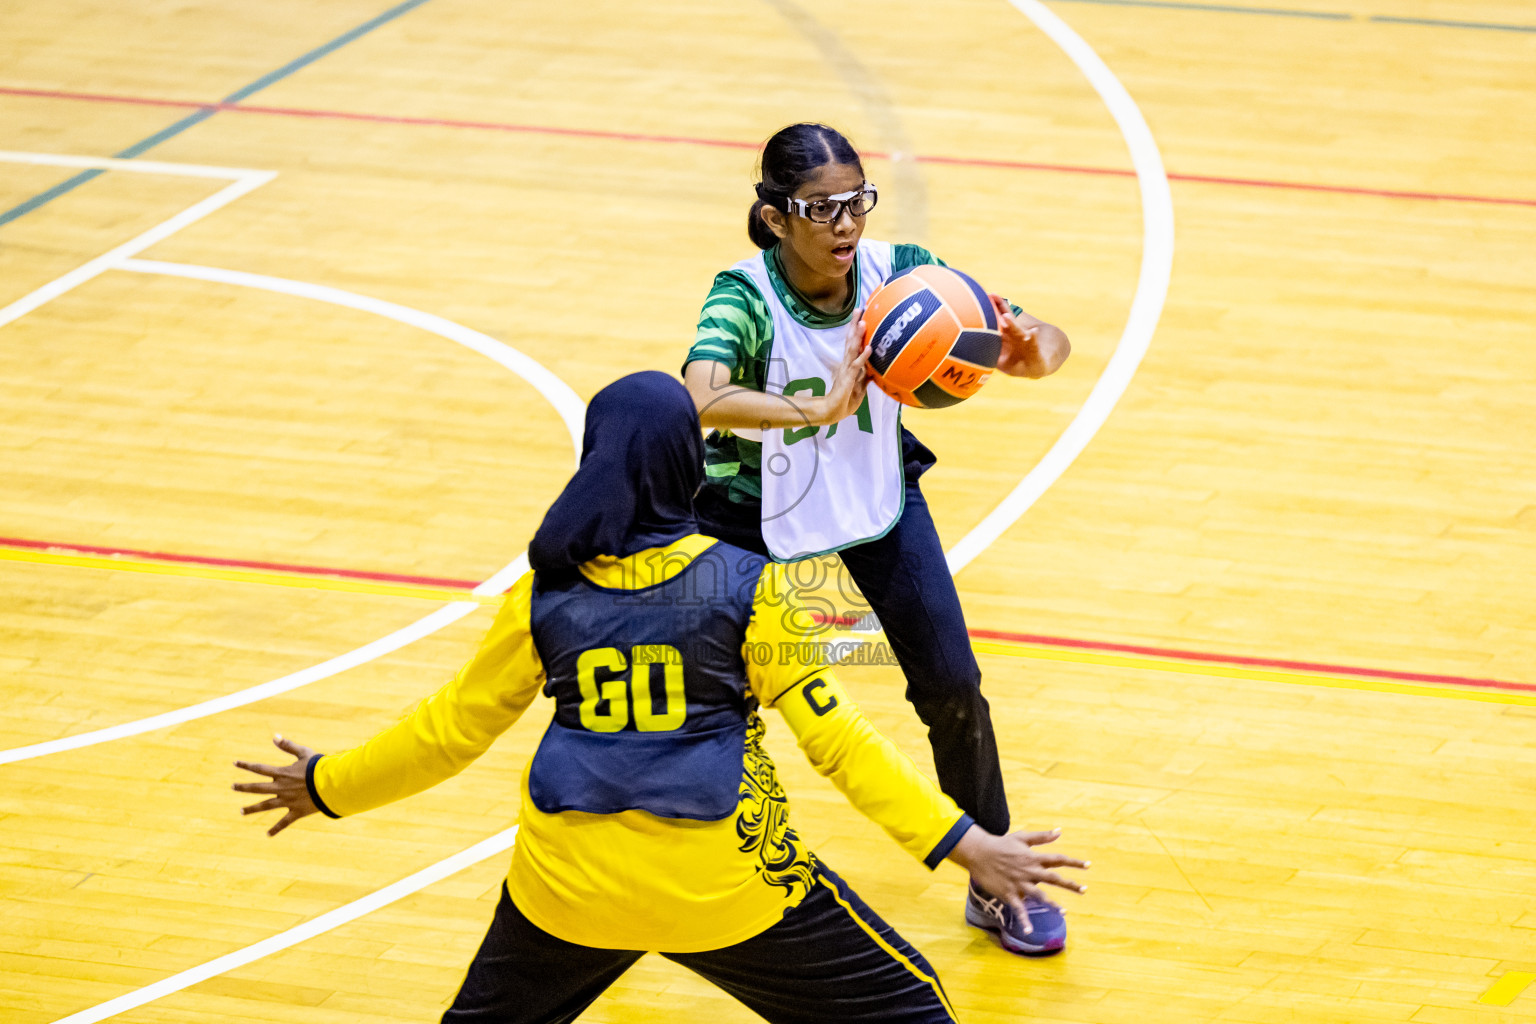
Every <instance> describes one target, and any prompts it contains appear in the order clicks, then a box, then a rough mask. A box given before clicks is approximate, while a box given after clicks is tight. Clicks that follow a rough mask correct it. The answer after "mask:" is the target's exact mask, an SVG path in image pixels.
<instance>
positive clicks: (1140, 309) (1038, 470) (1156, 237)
mask: <svg viewBox="0 0 1536 1024" xmlns="http://www.w3.org/2000/svg"><path fill="white" fill-rule="evenodd" d="M1010 2H1011V3H1012V4H1013V5H1014V6H1015V7H1017V8H1018V9H1019V10H1020V11H1021V12H1022V13H1023V14H1024V15H1025V17H1027V18H1029V19H1030V20H1031V21H1033V22H1034V23H1035V24H1036V25H1037V26H1039V28H1040V29H1041V31H1043V32H1045V34H1046V35H1047V36H1049V37H1050V38H1051V40H1052V41H1054V42H1055V43H1056V44H1057V45H1058V46H1060V47H1061V48H1062V50H1063V51H1064V52H1065V53H1066V54H1067V56H1068V57H1070V58H1071V59H1072V61H1073V62H1074V63H1075V64H1077V66H1078V67H1079V68H1080V69H1081V70H1082V71H1083V73H1084V74H1085V75H1086V76H1087V77H1088V81H1089V82H1090V84H1092V85H1093V87H1094V89H1095V90H1096V91H1097V92H1098V93H1099V95H1100V96H1101V97H1103V99H1104V102H1105V103H1106V105H1108V106H1109V109H1110V113H1111V114H1112V115H1113V116H1114V118H1115V123H1116V124H1118V125H1119V126H1120V131H1121V134H1122V135H1124V136H1125V140H1126V143H1127V145H1128V146H1129V147H1130V150H1131V159H1132V162H1133V165H1134V166H1135V168H1136V177H1137V179H1138V181H1139V182H1140V184H1141V197H1142V224H1143V232H1142V239H1143V240H1142V246H1143V248H1142V262H1141V276H1140V278H1139V280H1138V282H1137V286H1136V296H1135V299H1134V300H1133V301H1132V303H1131V313H1130V316H1129V318H1128V319H1127V322H1126V326H1125V330H1124V332H1123V333H1122V334H1121V337H1120V343H1119V345H1118V346H1116V348H1115V352H1114V354H1113V355H1112V356H1111V357H1110V360H1109V364H1108V365H1107V366H1106V367H1105V369H1104V373H1103V374H1102V375H1101V376H1100V378H1099V381H1098V383H1097V384H1095V386H1094V388H1093V391H1092V392H1090V393H1089V396H1088V400H1087V402H1086V403H1085V404H1084V406H1083V408H1082V409H1081V410H1080V411H1079V412H1078V415H1077V416H1076V417H1075V418H1074V419H1073V421H1072V423H1071V424H1069V425H1068V427H1067V429H1066V431H1064V432H1063V433H1062V436H1061V437H1060V438H1059V439H1058V440H1057V442H1056V444H1055V445H1054V446H1052V448H1051V450H1050V451H1049V452H1048V453H1047V454H1046V457H1045V459H1043V460H1042V461H1041V462H1040V464H1038V465H1037V466H1036V467H1035V468H1034V469H1033V470H1031V471H1030V472H1029V473H1028V474H1027V475H1026V476H1025V477H1024V479H1023V480H1022V481H1021V482H1020V483H1019V485H1018V486H1017V487H1015V488H1014V490H1013V492H1012V493H1011V494H1009V495H1008V497H1007V498H1005V499H1004V500H1003V502H1002V504H1000V505H999V506H998V507H997V509H995V510H994V511H993V512H992V513H991V514H989V515H988V516H987V517H986V518H985V519H983V520H982V522H981V523H980V524H979V525H978V526H977V527H976V528H975V529H973V530H972V531H971V532H970V533H968V534H966V536H965V537H963V538H962V539H961V540H960V542H959V543H958V544H956V545H955V546H954V547H953V548H952V549H950V552H949V564H950V571H951V572H959V571H960V569H962V568H964V566H965V565H967V564H968V563H969V562H970V561H971V560H972V559H974V558H975V557H976V556H977V555H979V554H980V553H981V552H982V551H983V550H985V549H986V547H987V546H988V545H989V544H991V543H992V541H994V540H996V539H997V538H998V537H999V536H1001V534H1002V532H1003V531H1004V530H1006V529H1007V528H1008V527H1009V526H1011V525H1013V523H1015V522H1016V521H1017V520H1018V519H1019V517H1020V516H1022V515H1023V514H1024V512H1025V511H1026V510H1027V509H1028V508H1029V507H1030V505H1032V504H1034V502H1035V500H1036V499H1038V498H1039V496H1040V495H1041V494H1042V493H1044V491H1045V490H1046V488H1048V487H1049V486H1050V485H1051V484H1052V483H1054V482H1055V481H1056V480H1057V479H1059V478H1060V476H1061V474H1062V473H1063V472H1065V471H1066V468H1067V466H1069V465H1071V463H1072V461H1073V460H1074V459H1075V458H1076V457H1077V456H1078V455H1079V454H1080V453H1081V452H1082V450H1083V448H1084V447H1086V446H1087V444H1088V442H1089V441H1090V440H1092V438H1093V435H1094V434H1095V433H1097V432H1098V429H1099V428H1100V427H1101V426H1103V424H1104V421H1105V420H1106V419H1107V418H1108V417H1109V413H1110V412H1111V411H1112V410H1113V408H1114V406H1115V403H1116V402H1117V401H1119V399H1120V396H1121V395H1122V394H1124V393H1125V389H1126V386H1127V385H1128V384H1129V383H1130V378H1131V376H1132V375H1133V374H1134V373H1135V372H1136V368H1137V367H1138V366H1139V365H1140V364H1141V359H1142V357H1143V356H1144V355H1145V354H1146V350H1147V346H1148V345H1149V344H1150V343H1151V340H1152V332H1153V330H1155V329H1156V327H1157V320H1158V317H1159V316H1160V315H1161V313H1162V308H1163V302H1164V301H1165V299H1166V298H1167V294H1168V282H1169V277H1170V274H1171V271H1172V266H1173V197H1172V194H1171V191H1170V189H1169V187H1168V178H1167V175H1166V174H1165V172H1164V170H1163V163H1162V157H1161V155H1160V154H1159V152H1158V149H1157V144H1156V142H1155V141H1154V140H1153V138H1152V132H1151V130H1150V129H1149V128H1148V127H1147V123H1146V120H1145V118H1143V117H1142V116H1141V111H1140V110H1139V109H1137V107H1136V103H1135V101H1134V100H1132V99H1131V97H1130V94H1129V93H1127V92H1126V91H1125V87H1124V86H1123V85H1121V84H1120V81H1119V79H1117V78H1115V76H1114V73H1113V72H1111V71H1110V70H1109V68H1108V66H1107V65H1105V63H1104V62H1103V60H1101V59H1100V58H1099V56H1098V54H1096V53H1094V51H1093V49H1092V48H1091V47H1090V46H1089V45H1088V44H1087V43H1086V42H1084V41H1083V39H1082V37H1081V36H1079V35H1078V34H1077V33H1076V32H1074V31H1073V30H1072V29H1071V28H1070V27H1068V26H1067V24H1066V23H1065V22H1063V21H1062V20H1061V19H1060V18H1058V17H1056V15H1054V14H1052V13H1051V12H1050V11H1049V10H1048V9H1047V8H1046V7H1045V6H1044V5H1043V4H1040V3H1039V2H1037V0H1010ZM1090 409H1091V411H1090ZM577 448H578V449H579V448H580V444H579V443H578V445H577ZM515 832H516V828H515V827H514V828H512V829H509V830H507V831H505V832H501V833H499V834H497V835H496V836H492V837H491V838H490V839H487V840H485V841H484V843H480V844H476V845H475V846H472V847H470V848H469V849H468V850H464V851H462V852H460V853H457V854H454V855H453V856H452V857H450V858H448V859H447V860H444V861H440V862H438V863H437V864H434V865H433V866H432V867H429V868H427V869H425V870H423V871H420V872H417V873H416V874H415V875H412V876H410V877H409V878H404V879H401V880H400V881H398V882H396V883H394V884H393V885H391V886H388V887H386V888H384V889H381V890H379V892H378V893H375V894H373V895H372V896H365V897H363V898H362V899H360V900H356V901H354V902H353V903H349V904H347V905H346V906H344V907H341V908H339V909H337V910H334V911H331V912H330V913H329V914H322V915H321V916H320V917H317V918H315V919H314V920H313V921H310V922H306V923H305V924H303V925H299V926H297V927H296V928H291V929H289V930H288V931H286V932H283V933H281V934H279V935H276V936H273V937H272V938H271V939H266V940H263V942H258V943H256V944H254V945H251V946H247V947H246V948H245V949H242V950H237V951H236V952H234V953H230V954H227V955H225V956H223V957H220V958H218V959H217V960H210V961H209V962H208V963H206V964H202V965H200V966H198V967H194V968H191V969H190V970H187V971H183V972H182V973H180V974H177V975H173V976H172V977H170V978H166V979H164V980H162V981H159V982H156V983H154V984H153V985H150V986H147V987H146V988H142V989H138V990H136V991H134V992H129V993H127V994H126V995H123V996H119V997H118V998H117V999H114V1000H110V1001H108V1002H105V1003H101V1004H99V1005H97V1006H94V1007H92V1008H91V1009H89V1010H83V1011H81V1012H80V1013H76V1014H73V1015H71V1016H69V1017H65V1018H62V1019H60V1020H58V1021H55V1022H54V1024H95V1022H97V1021H100V1020H104V1019H106V1018H107V1017H111V1016H114V1015H116V1014H118V1013H122V1012H123V1011H125V1010H128V1009H132V1008H134V1007H137V1006H142V1005H144V1004H145V1003H148V1002H151V1001H153V1000H155V999H158V998H160V997H161V996H165V995H170V994H171V993H173V992H178V991H180V990H181V989H184V988H186V987H187V986H189V985H192V984H195V983H196V982H199V981H203V980H205V979H207V978H211V977H215V976H216V975H219V974H222V973H224V972H225V971H228V970H231V969H233V968H235V967H238V966H242V965H244V964H248V963H251V962H252V961H254V960H257V959H259V958H260V957H262V956H265V955H267V954H268V953H271V952H276V951H277V950H279V949H286V948H287V947H288V946H291V945H293V944H294V943H296V942H300V941H303V940H304V939H307V938H311V937H313V936H315V935H319V934H321V933H322V932H325V931H328V930H330V929H331V928H334V927H336V926H337V925H340V924H343V923H345V922H347V921H352V920H355V919H356V918H358V917H360V916H362V915H363V914H366V913H368V912H369V911H370V910H373V909H375V907H374V906H373V905H371V903H370V901H371V900H373V899H374V898H375V897H377V896H380V895H382V894H384V893H390V894H391V895H390V897H389V898H388V899H386V900H383V901H381V902H380V903H378V904H377V905H378V906H383V905H384V903H388V902H391V901H392V900H395V899H399V898H400V897H402V896H404V895H406V894H407V893H409V892H415V891H416V890H417V889H421V888H424V887H426V886H427V885H430V884H431V883H432V882H433V881H436V880H437V879H438V878H441V877H447V875H448V874H451V873H452V872H453V871H457V870H458V869H460V868H462V867H467V866H469V865H470V864H472V863H474V862H475V861H476V860H479V859H482V858H484V857H489V856H493V855H494V854H495V853H497V852H500V851H501V850H504V849H506V846H510V845H511V843H512V840H513V834H514V833H515ZM503 837H505V843H506V846H501V847H500V848H499V849H486V850H485V851H484V852H482V853H480V854H478V855H476V854H475V851H477V850H481V848H482V847H483V846H485V844H486V843H491V844H495V843H498V842H499V841H501V840H502V839H503ZM449 864H452V865H453V867H452V868H451V869H450V870H445V871H444V872H443V874H442V875H436V874H431V873H432V872H435V871H436V870H437V869H439V868H444V867H446V866H447V865H449ZM429 876H430V877H429ZM423 878H425V879H426V880H424V881H419V882H418V881H415V880H418V879H423ZM354 911H355V912H354ZM332 915H336V916H335V917H334V919H332ZM328 919H330V920H331V923H328V924H325V925H324V926H323V927H322V926H321V923H322V922H326V921H327V920H328ZM301 932H302V934H300V933H301ZM289 936H293V938H291V940H290V939H289V938H288V937H289ZM277 943H280V944H277ZM268 944H273V945H270V946H269V945H268Z"/></svg>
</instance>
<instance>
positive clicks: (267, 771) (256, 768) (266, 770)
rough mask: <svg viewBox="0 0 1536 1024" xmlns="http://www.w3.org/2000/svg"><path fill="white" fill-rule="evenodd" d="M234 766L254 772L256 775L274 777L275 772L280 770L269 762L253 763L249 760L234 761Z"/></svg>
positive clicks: (275, 775) (275, 776)
mask: <svg viewBox="0 0 1536 1024" xmlns="http://www.w3.org/2000/svg"><path fill="white" fill-rule="evenodd" d="M235 767H236V768H244V769H245V770H246V771H248V772H255V773H256V774H257V775H266V776H268V777H270V778H274V779H275V778H277V773H278V772H279V771H280V769H278V768H274V767H272V766H271V765H270V764H254V763H252V762H250V761H236V762H235Z"/></svg>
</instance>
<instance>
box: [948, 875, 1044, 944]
mask: <svg viewBox="0 0 1536 1024" xmlns="http://www.w3.org/2000/svg"><path fill="white" fill-rule="evenodd" d="M1024 908H1025V909H1026V910H1028V911H1029V926H1030V930H1029V931H1027V932H1026V931H1025V930H1024V927H1023V925H1022V923H1021V922H1020V921H1019V916H1018V915H1017V914H1015V913H1014V912H1013V908H1012V907H1010V906H1009V905H1008V904H1006V903H1004V902H1003V901H1002V900H997V899H993V898H992V897H991V896H988V895H987V894H986V893H984V892H982V891H981V890H980V889H978V888H976V883H974V882H972V883H971V886H970V889H969V891H968V892H967V894H966V899H965V923H966V924H969V925H972V926H974V927H977V928H980V929H982V930H984V931H989V932H992V933H993V934H995V935H996V936H997V941H998V942H1000V943H1002V946H1003V948H1004V949H1006V950H1007V951H1008V952H1010V953H1018V954H1019V955H1020V956H1050V955H1052V954H1053V953H1060V952H1061V951H1062V950H1063V949H1065V948H1066V945H1067V919H1066V917H1065V916H1064V915H1063V914H1062V912H1061V909H1060V908H1059V907H1054V906H1052V905H1051V904H1049V903H1047V902H1045V901H1044V900H1040V899H1035V898H1034V897H1025V899H1024Z"/></svg>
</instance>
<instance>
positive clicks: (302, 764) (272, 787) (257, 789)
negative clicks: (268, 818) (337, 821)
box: [230, 736, 320, 836]
mask: <svg viewBox="0 0 1536 1024" xmlns="http://www.w3.org/2000/svg"><path fill="white" fill-rule="evenodd" d="M272 744H273V746H275V747H277V749H279V750H281V751H283V752H284V753H287V754H292V755H293V756H294V762H293V763H292V764H285V765H280V766H279V765H270V764H252V763H251V762H249V761H236V762H235V767H236V768H244V769H245V770H246V771H248V772H255V773H256V774H257V775H265V776H266V777H267V778H269V779H271V780H272V781H271V782H237V783H235V784H234V785H233V786H232V787H230V788H231V789H233V790H234V791H235V792H237V793H267V794H270V795H271V799H270V800H263V801H261V802H260V803H255V804H251V805H250V806H249V807H246V808H243V809H242V810H241V811H240V813H241V814H256V813H258V812H260V811H275V810H278V809H279V808H281V809H283V810H286V811H287V812H288V813H287V814H285V815H283V817H282V820H280V821H279V822H278V823H277V824H276V825H273V826H272V827H271V828H269V829H267V835H269V836H275V835H277V834H278V833H279V832H281V831H282V830H283V829H285V828H287V827H288V826H289V825H292V824H293V823H294V822H296V821H298V820H299V819H300V818H307V817H308V816H309V815H311V814H314V813H315V812H316V811H317V810H319V808H317V807H316V806H315V802H314V801H313V800H311V799H310V798H309V785H308V784H307V783H306V782H305V780H304V775H305V772H306V771H307V769H308V768H309V762H310V759H311V758H316V757H319V756H320V755H319V754H318V753H316V752H315V751H313V750H311V749H309V748H308V747H306V746H304V745H303V744H300V743H294V742H293V741H292V740H286V739H283V737H281V736H274V737H272Z"/></svg>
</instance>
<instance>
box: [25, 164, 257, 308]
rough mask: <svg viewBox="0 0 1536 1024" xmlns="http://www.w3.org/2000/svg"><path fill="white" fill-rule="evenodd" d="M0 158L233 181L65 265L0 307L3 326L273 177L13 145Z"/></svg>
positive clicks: (255, 172)
mask: <svg viewBox="0 0 1536 1024" xmlns="http://www.w3.org/2000/svg"><path fill="white" fill-rule="evenodd" d="M0 162H3V163H17V164H40V165H43V166H47V167H84V168H96V169H101V170H125V171H134V172H137V173H141V174H171V175H177V176H181V177H189V178H222V179H230V178H232V179H234V182H233V184H230V185H226V186H225V187H224V188H221V189H219V190H218V191H217V192H215V193H214V194H213V195H211V196H209V197H208V198H207V199H204V200H203V201H202V202H200V203H196V204H194V205H192V206H189V207H187V209H185V210H183V211H181V212H180V213H178V214H177V215H176V216H174V217H172V218H171V219H170V220H167V221H165V222H163V223H161V224H157V225H156V226H154V227H152V228H150V229H149V230H148V231H146V232H144V233H143V234H142V235H139V236H138V237H137V238H133V239H130V240H129V241H126V242H124V243H123V244H122V245H120V246H118V247H117V248H115V249H112V250H110V251H109V252H105V253H102V254H101V255H100V256H97V257H96V258H95V259H93V260H90V261H89V262H87V263H85V264H82V265H81V266H78V267H76V268H75V269H74V270H71V271H70V272H69V273H67V274H65V275H64V276H63V277H59V278H56V279H55V280H53V281H50V282H48V283H47V284H45V285H43V286H42V287H41V288H39V289H37V290H36V291H35V292H32V293H31V294H29V295H24V296H22V297H21V298H19V299H17V300H16V301H15V302H13V303H11V304H10V305H9V306H6V307H5V308H4V309H0V327H4V326H5V325H6V324H8V323H10V322H11V321H12V320H15V319H17V318H18V317H21V316H24V315H26V314H27V313H30V312H32V311H33V310H34V309H36V308H37V307H38V306H41V305H42V304H43V303H45V302H48V301H50V300H52V299H56V298H58V297H59V296H60V295H63V294H64V293H65V292H67V291H69V290H70V289H72V288H78V287H79V286H80V285H82V284H84V283H85V282H87V281H89V280H90V279H91V278H93V277H96V276H97V275H99V274H101V273H103V272H104V271H107V270H111V269H112V268H113V267H115V266H117V265H118V264H119V263H121V262H122V261H123V260H126V259H128V258H129V257H131V256H137V255H138V254H139V253H141V252H143V251H144V250H145V249H148V248H149V247H150V246H152V245H154V244H155V243H156V242H163V241H164V240H165V239H167V238H169V237H170V236H172V235H174V234H175V233H176V232H178V231H180V230H181V229H182V228H184V227H187V226H188V225H189V224H195V223H196V222H198V221H200V220H202V219H203V218H204V217H206V216H208V215H209V214H210V213H213V212H214V211H215V210H219V209H222V208H223V207H225V206H228V205H229V204H230V203H232V202H234V201H235V200H236V199H239V198H240V197H241V196H243V195H245V194H246V193H247V192H250V191H252V190H254V189H258V188H260V187H261V186H263V185H265V184H266V183H267V182H269V181H271V180H272V179H273V178H275V177H277V172H276V171H250V170H242V169H240V168H236V167H198V166H196V165H193V164H167V163H153V162H149V161H146V162H144V163H138V162H137V161H133V160H116V159H111V158H107V157H86V156H60V155H58V154H54V153H18V152H16V151H14V150H0Z"/></svg>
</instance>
